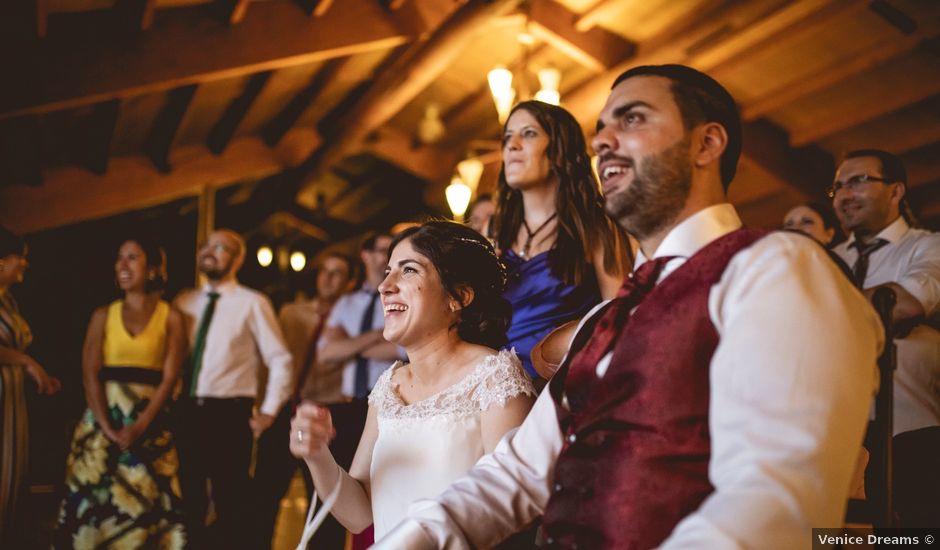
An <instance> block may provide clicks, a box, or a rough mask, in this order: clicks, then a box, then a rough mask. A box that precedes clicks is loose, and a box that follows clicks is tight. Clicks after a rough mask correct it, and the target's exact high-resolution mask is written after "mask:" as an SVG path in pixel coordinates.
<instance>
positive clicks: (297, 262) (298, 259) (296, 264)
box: [290, 250, 307, 272]
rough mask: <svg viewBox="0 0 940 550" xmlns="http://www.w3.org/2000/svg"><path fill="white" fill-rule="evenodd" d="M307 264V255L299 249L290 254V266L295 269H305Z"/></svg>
mask: <svg viewBox="0 0 940 550" xmlns="http://www.w3.org/2000/svg"><path fill="white" fill-rule="evenodd" d="M306 265H307V256H306V255H305V254H304V253H303V252H301V251H299V250H297V251H295V252H294V253H292V254H291V255H290V268H291V269H293V270H294V271H298V272H299V271H303V269H304V266H306Z"/></svg>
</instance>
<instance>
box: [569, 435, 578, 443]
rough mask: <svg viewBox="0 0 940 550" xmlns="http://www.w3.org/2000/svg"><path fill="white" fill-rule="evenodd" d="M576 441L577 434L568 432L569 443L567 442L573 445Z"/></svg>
mask: <svg viewBox="0 0 940 550" xmlns="http://www.w3.org/2000/svg"><path fill="white" fill-rule="evenodd" d="M576 441H578V436H577V434H568V443H569V444H571V445H574V444H575V442H576Z"/></svg>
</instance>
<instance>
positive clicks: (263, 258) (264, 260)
mask: <svg viewBox="0 0 940 550" xmlns="http://www.w3.org/2000/svg"><path fill="white" fill-rule="evenodd" d="M272 261H274V252H273V251H272V250H271V247H270V246H268V245H264V246H262V247H261V248H259V249H258V264H260V265H261V267H268V266H269V265H271V262H272Z"/></svg>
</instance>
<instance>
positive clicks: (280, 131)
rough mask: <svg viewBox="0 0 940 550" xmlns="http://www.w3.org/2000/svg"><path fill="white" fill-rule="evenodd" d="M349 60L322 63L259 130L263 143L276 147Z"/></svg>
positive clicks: (345, 58) (342, 59)
mask: <svg viewBox="0 0 940 550" xmlns="http://www.w3.org/2000/svg"><path fill="white" fill-rule="evenodd" d="M349 59H350V58H348V57H340V58H336V59H330V60H328V61H326V62H325V63H323V66H321V67H320V68H319V69H318V70H317V72H316V74H314V75H313V78H311V79H310V83H309V84H307V85H306V86H304V88H303V89H302V90H300V91H299V92H297V94H296V95H295V96H294V97H293V98H291V100H290V101H288V102H287V105H285V106H284V108H283V109H281V111H280V112H279V113H278V114H277V115H275V116H274V118H272V119H271V120H270V121H268V122H267V123H266V124H265V125H264V128H262V129H261V136H262V138H263V139H264V142H265V143H267V144H268V145H270V146H272V147H273V146H275V145H277V142H279V141H280V140H281V138H282V137H284V134H286V133H287V131H288V130H290V129H291V128H292V127H293V126H294V124H295V123H296V122H297V119H299V118H300V116H301V115H303V113H304V111H306V110H307V108H308V107H310V105H311V104H313V102H314V101H315V100H316V99H317V98H318V97H319V96H320V94H322V93H323V90H324V89H326V86H327V85H328V84H329V83H330V82H331V81H333V79H334V78H336V76H337V75H338V74H339V73H340V71H341V70H342V69H343V67H345V66H347V64H348V63H349Z"/></svg>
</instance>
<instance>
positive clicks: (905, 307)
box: [829, 149, 940, 526]
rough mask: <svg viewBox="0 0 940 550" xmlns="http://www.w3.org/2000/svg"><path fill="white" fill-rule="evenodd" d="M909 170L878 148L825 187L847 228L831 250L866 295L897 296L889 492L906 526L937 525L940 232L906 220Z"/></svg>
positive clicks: (857, 154) (855, 157) (852, 157)
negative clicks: (880, 290) (883, 290)
mask: <svg viewBox="0 0 940 550" xmlns="http://www.w3.org/2000/svg"><path fill="white" fill-rule="evenodd" d="M906 188H907V173H906V171H905V169H904V164H903V163H902V162H901V160H900V159H899V158H898V157H896V156H894V155H892V154H891V153H888V152H886V151H881V150H878V149H863V150H858V151H852V152H850V153H849V154H847V155H846V156H845V159H844V160H843V161H842V164H841V165H840V166H839V169H838V170H837V171H836V177H835V182H834V183H833V185H832V187H831V188H830V189H829V196H830V197H831V198H832V199H833V207H834V208H835V211H836V215H837V216H838V217H839V221H841V222H842V225H844V226H845V229H846V231H848V232H849V233H850V234H849V238H848V240H847V241H846V242H844V243H842V244H840V245H838V246H836V247H835V249H834V251H835V253H836V254H838V255H839V256H840V257H841V258H842V259H843V260H845V261H846V263H847V264H848V265H849V266H852V271H853V273H854V275H855V279H856V280H855V283H856V285H857V286H858V287H859V289H861V290H862V291H863V292H864V293H865V295H866V296H868V297H871V295H872V294H873V293H874V291H875V289H876V288H877V287H881V286H886V287H889V288H891V289H892V290H894V292H895V294H896V295H897V298H898V301H897V305H896V306H895V308H894V311H893V317H894V322H895V326H896V329H897V335H898V337H897V338H896V340H895V343H896V344H897V371H896V372H895V375H894V435H895V438H894V452H895V461H894V463H895V468H894V471H895V473H894V476H895V477H894V487H895V501H896V510H897V512H898V514H899V515H900V517H901V520H902V522H903V523H904V525H908V526H928V525H930V526H938V525H940V470H938V469H937V467H936V466H937V464H940V332H938V331H937V327H938V326H940V234H937V233H932V232H930V231H925V230H922V229H916V228H912V227H911V226H910V224H909V220H907V219H905V215H904V214H905V212H908V211H909V209H908V208H907V203H906V200H905V197H904V195H905V192H906Z"/></svg>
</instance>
